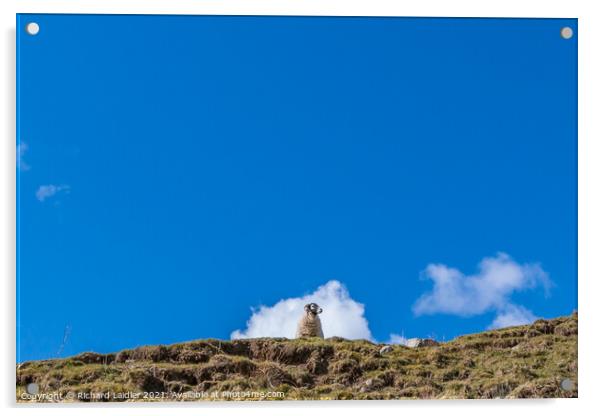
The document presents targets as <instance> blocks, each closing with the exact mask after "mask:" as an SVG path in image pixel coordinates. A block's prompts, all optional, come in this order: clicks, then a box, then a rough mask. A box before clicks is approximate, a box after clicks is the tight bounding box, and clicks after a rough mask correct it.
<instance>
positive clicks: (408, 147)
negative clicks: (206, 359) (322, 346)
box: [17, 15, 577, 361]
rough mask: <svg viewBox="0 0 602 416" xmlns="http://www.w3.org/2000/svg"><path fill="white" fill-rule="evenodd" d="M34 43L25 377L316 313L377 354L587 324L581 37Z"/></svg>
mask: <svg viewBox="0 0 602 416" xmlns="http://www.w3.org/2000/svg"><path fill="white" fill-rule="evenodd" d="M30 21H36V22H38V23H39V25H40V32H39V34H38V35H36V36H30V35H27V34H26V33H25V32H24V31H23V30H22V27H24V25H25V24H26V23H28V22H30ZM564 26H570V27H572V28H573V30H574V32H575V36H574V37H573V38H572V39H568V40H567V39H563V38H562V37H561V36H560V29H561V28H562V27H564ZM18 27H19V30H18V40H17V42H18V157H19V161H20V163H19V168H18V169H19V172H18V236H17V237H18V315H17V318H18V322H17V331H18V339H17V351H18V360H19V361H23V360H29V359H41V358H50V357H54V356H56V355H71V354H75V353H78V352H81V351H89V350H93V351H99V352H109V351H116V350H120V349H123V348H128V347H134V346H137V345H144V344H158V343H164V344H166V343H173V342H179V341H184V340H190V339H197V338H207V337H214V338H223V339H228V338H230V337H231V335H232V334H233V331H239V332H238V334H239V335H240V334H246V335H248V336H251V335H252V334H254V333H260V334H264V333H265V332H261V331H260V332H254V331H255V330H256V327H254V326H253V325H254V322H250V323H249V325H247V320H249V318H251V316H252V313H253V312H252V311H251V308H252V307H254V308H258V307H259V306H261V305H264V306H265V308H264V309H263V312H262V311H261V310H259V309H255V314H254V315H253V316H254V317H256V318H257V322H260V323H263V324H266V323H267V324H270V325H271V326H269V328H268V331H270V330H272V329H270V328H272V327H273V326H274V325H272V324H271V323H282V322H287V324H286V325H288V323H290V322H294V321H295V320H296V319H297V316H296V315H295V314H292V313H290V311H291V310H293V311H296V310H297V309H295V308H298V304H300V303H302V302H303V301H305V299H306V297H308V298H319V299H321V300H323V303H324V302H325V303H326V304H327V305H332V307H331V310H330V315H328V314H327V312H328V310H326V309H325V312H324V314H323V320H324V321H328V322H325V329H326V328H331V331H330V332H331V333H330V334H328V331H326V332H327V333H326V335H327V336H328V335H339V334H343V335H347V334H353V333H356V332H353V331H354V330H356V329H357V328H359V326H356V327H354V328H348V327H340V326H337V325H347V323H345V322H343V320H344V319H346V316H352V317H353V319H356V318H357V319H356V320H355V321H353V322H355V323H358V325H360V324H361V325H365V328H364V327H361V328H364V329H361V328H360V330H359V331H360V332H359V333H361V334H365V333H366V328H367V330H368V331H369V335H370V336H371V338H372V339H374V340H377V341H387V340H390V339H391V340H394V339H392V338H394V337H395V336H410V337H411V336H418V337H423V336H435V337H437V338H439V339H451V338H453V337H455V336H457V335H460V334H463V333H468V332H475V331H481V330H484V329H486V328H488V327H491V326H492V325H493V323H494V322H496V320H497V322H498V323H500V322H502V323H503V322H506V323H507V322H511V321H512V319H513V318H512V317H515V316H521V317H523V318H525V319H526V318H529V319H532V318H534V317H554V316H557V315H563V314H569V313H570V312H571V311H572V310H573V309H575V308H576V307H577V298H576V297H577V294H576V288H577V239H576V237H577V210H576V208H577V177H576V172H577V101H576V99H577V92H576V91H577V90H576V86H577V72H576V70H577V67H576V58H577V36H576V34H577V21H576V20H575V19H422V18H305V17H282V18H277V17H219V16H205V17H199V16H197V17H194V16H170V17H168V16H129V17H128V16H103V17H101V16H76V15H20V16H19V17H18ZM479 264H481V266H479ZM450 279H451V280H450ZM328 282H331V283H328ZM320 287H321V289H320ZM450 294H453V296H450ZM287 300H288V301H287ZM279 302H284V303H280V304H279ZM287 302H288V303H287ZM278 305H280V306H278ZM286 305H292V306H291V308H292V309H290V308H289V309H286V307H285V306H286ZM361 305H363V308H362V307H361ZM283 311H284V312H283ZM287 311H288V314H287ZM334 311H338V312H337V314H334ZM339 312H340V313H339ZM283 314H285V315H286V316H283ZM346 314H347V315H346ZM290 315H294V316H290ZM264 318H265V319H264ZM511 318H512V319H511ZM350 319H351V318H350ZM362 319H363V320H364V321H362V322H363V323H362V322H360V321H361V320H362ZM500 320H501V321H500ZM257 322H255V323H257ZM341 322H342V323H341ZM267 324H266V325H267ZM361 325H360V326H361ZM260 326H261V325H259V326H257V328H259V327H260ZM67 327H68V328H70V330H69V331H68V332H69V334H68V337H67V340H66V343H65V345H64V347H63V348H61V344H62V343H63V338H64V333H65V328H67ZM245 331H246V332H245ZM362 331H363V332H362ZM333 332H338V333H333ZM392 334H393V335H392ZM395 334H396V335H395Z"/></svg>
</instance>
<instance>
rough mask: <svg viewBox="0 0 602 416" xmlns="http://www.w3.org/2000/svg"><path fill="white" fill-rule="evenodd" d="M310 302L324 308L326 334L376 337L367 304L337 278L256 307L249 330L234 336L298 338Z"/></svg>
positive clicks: (233, 333)
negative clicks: (353, 294)
mask: <svg viewBox="0 0 602 416" xmlns="http://www.w3.org/2000/svg"><path fill="white" fill-rule="evenodd" d="M310 302H315V303H317V304H318V305H320V306H321V307H322V309H323V310H324V312H323V313H322V314H321V315H320V317H321V321H322V328H323V331H324V336H325V337H332V336H339V337H344V338H348V339H370V340H371V339H372V333H371V332H370V329H369V328H368V321H367V320H366V318H365V317H364V305H362V304H361V303H359V302H357V301H355V300H354V299H352V298H351V296H350V295H349V292H348V291H347V289H346V288H345V286H344V285H343V284H342V283H341V282H339V281H337V280H331V281H329V282H327V283H326V284H324V285H322V286H320V287H318V288H317V289H316V290H315V291H314V292H313V293H311V294H309V295H306V296H300V297H296V298H288V299H282V300H280V301H279V302H277V303H276V304H274V305H272V306H260V307H259V309H256V310H253V313H252V315H251V317H250V318H249V320H248V321H247V327H246V329H244V330H236V331H234V332H232V334H231V338H232V339H237V338H256V337H286V338H294V336H295V331H296V328H297V323H298V321H299V319H300V318H301V316H302V314H303V307H304V306H305V304H307V303H310Z"/></svg>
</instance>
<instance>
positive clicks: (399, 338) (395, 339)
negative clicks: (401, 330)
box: [387, 334, 408, 345]
mask: <svg viewBox="0 0 602 416" xmlns="http://www.w3.org/2000/svg"><path fill="white" fill-rule="evenodd" d="M387 344H401V345H407V344H408V339H407V338H406V337H404V336H403V335H399V334H391V335H389V341H387Z"/></svg>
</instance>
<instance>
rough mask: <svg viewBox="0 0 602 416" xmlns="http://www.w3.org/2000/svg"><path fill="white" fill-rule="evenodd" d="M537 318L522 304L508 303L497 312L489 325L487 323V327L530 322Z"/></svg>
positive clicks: (503, 326) (501, 326)
mask: <svg viewBox="0 0 602 416" xmlns="http://www.w3.org/2000/svg"><path fill="white" fill-rule="evenodd" d="M537 318H538V317H537V316H535V315H534V314H533V312H531V311H530V310H529V309H527V308H525V307H523V306H520V305H513V304H508V305H506V307H505V308H504V309H503V310H500V311H499V312H498V314H497V316H496V317H495V319H494V320H493V322H492V323H491V325H489V329H496V328H506V327H508V326H516V325H525V324H530V323H531V322H533V321H535V320H536V319H537Z"/></svg>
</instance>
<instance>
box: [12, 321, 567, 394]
mask: <svg viewBox="0 0 602 416" xmlns="http://www.w3.org/2000/svg"><path fill="white" fill-rule="evenodd" d="M383 345H384V344H373V343H371V342H368V341H348V340H344V339H342V338H329V339H326V340H320V339H308V340H287V339H282V338H258V339H249V340H236V341H220V340H214V339H208V340H200V341H192V342H186V343H181V344H174V345H169V346H163V345H160V346H145V347H139V348H136V349H132V350H124V351H121V352H119V353H117V354H96V353H83V354H80V355H77V356H74V357H70V358H66V359H60V360H44V361H30V362H26V363H22V364H21V365H19V366H18V367H17V401H19V402H30V401H125V400H128V401H165V400H283V399H289V400H299V399H310V400H321V399H406V398H407V399H418V398H420V399H452V398H535V397H577V315H576V314H573V315H571V316H568V317H561V318H557V319H552V320H539V321H536V322H535V323H533V324H532V325H526V326H520V327H512V328H506V329H501V330H495V331H488V332H482V333H478V334H471V335H466V336H462V337H459V338H456V339H455V340H453V341H450V342H446V343H443V344H440V345H438V346H427V347H418V348H408V347H405V346H402V345H394V346H392V350H391V351H389V352H385V353H381V348H382V347H383ZM565 379H569V380H572V381H573V382H574V389H573V390H565V389H563V388H561V383H562V381H563V380H565ZM31 383H35V384H36V385H34V386H32V385H31ZM28 385H29V387H27V386H28ZM36 386H37V387H38V389H39V393H38V395H36V396H31V395H29V396H28V395H27V391H29V392H30V393H32V392H35V390H36ZM565 387H566V386H565Z"/></svg>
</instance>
